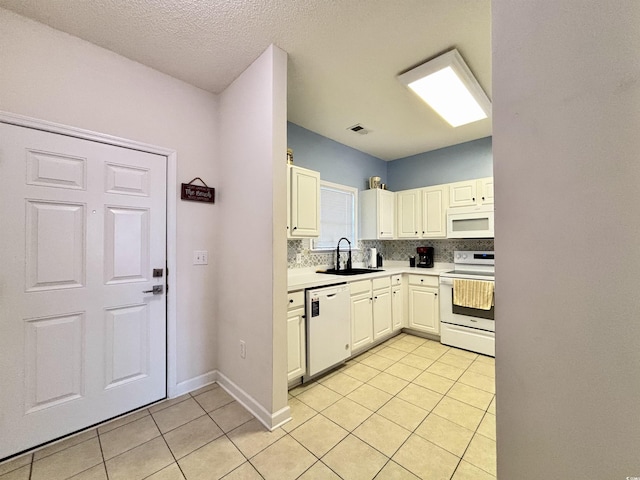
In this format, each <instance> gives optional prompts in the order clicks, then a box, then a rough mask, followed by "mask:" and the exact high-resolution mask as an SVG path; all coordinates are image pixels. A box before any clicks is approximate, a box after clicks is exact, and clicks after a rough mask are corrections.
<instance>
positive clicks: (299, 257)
mask: <svg viewBox="0 0 640 480" xmlns="http://www.w3.org/2000/svg"><path fill="white" fill-rule="evenodd" d="M296 263H297V264H298V265H300V264H301V263H302V254H301V253H296Z"/></svg>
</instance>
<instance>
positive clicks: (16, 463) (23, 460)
mask: <svg viewBox="0 0 640 480" xmlns="http://www.w3.org/2000/svg"><path fill="white" fill-rule="evenodd" d="M32 459H33V454H32V453H27V454H24V455H20V456H19V457H16V458H13V459H11V460H8V461H6V462H4V463H0V475H4V474H5V473H9V472H11V471H13V470H17V469H18V468H22V467H24V466H25V465H30V464H31V460H32Z"/></svg>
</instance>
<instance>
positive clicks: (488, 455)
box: [462, 434, 496, 476]
mask: <svg viewBox="0 0 640 480" xmlns="http://www.w3.org/2000/svg"><path fill="white" fill-rule="evenodd" d="M462 458H463V460H465V461H467V462H469V463H470V464H472V465H475V466H476V467H478V468H480V469H482V470H484V471H485V472H487V473H490V474H491V475H493V476H495V475H496V442H495V440H491V439H490V438H487V437H484V436H482V435H478V434H476V435H474V437H473V438H472V439H471V443H470V444H469V447H468V448H467V451H466V452H465V454H464V457H462Z"/></svg>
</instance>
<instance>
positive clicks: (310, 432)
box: [291, 415, 349, 458]
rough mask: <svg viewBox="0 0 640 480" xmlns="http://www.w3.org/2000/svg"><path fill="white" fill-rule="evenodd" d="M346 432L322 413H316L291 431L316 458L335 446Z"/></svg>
mask: <svg viewBox="0 0 640 480" xmlns="http://www.w3.org/2000/svg"><path fill="white" fill-rule="evenodd" d="M348 434H349V432H348V431H347V430H345V429H344V428H342V427H340V426H339V425H337V424H335V423H334V422H332V421H331V420H329V419H328V418H326V417H324V416H322V415H316V416H315V417H313V418H312V419H311V420H309V421H308V422H306V423H304V424H303V425H302V426H300V427H298V428H296V429H295V430H294V431H293V432H291V436H292V437H293V438H295V439H296V440H297V441H298V442H300V444H302V445H303V446H304V447H305V448H307V449H308V450H309V451H310V452H311V453H313V454H314V455H315V456H316V457H318V458H320V457H322V456H323V455H324V454H325V453H327V452H328V451H329V450H331V449H332V448H333V447H335V446H336V445H337V444H338V443H340V441H342V439H343V438H344V437H346V436H347V435H348Z"/></svg>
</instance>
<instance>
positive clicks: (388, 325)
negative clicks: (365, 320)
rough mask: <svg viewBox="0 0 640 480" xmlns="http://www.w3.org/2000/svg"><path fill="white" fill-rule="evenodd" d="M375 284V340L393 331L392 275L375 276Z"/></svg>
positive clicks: (373, 282)
mask: <svg viewBox="0 0 640 480" xmlns="http://www.w3.org/2000/svg"><path fill="white" fill-rule="evenodd" d="M372 284H373V340H374V341H375V340H377V339H379V338H381V337H384V336H385V335H389V334H390V333H391V331H392V317H391V312H392V310H391V277H382V278H375V279H373V281H372Z"/></svg>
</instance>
